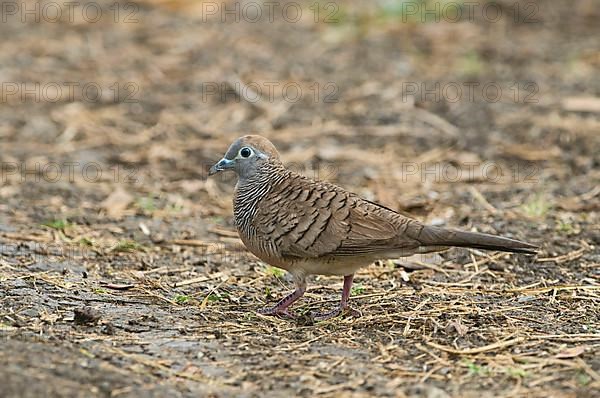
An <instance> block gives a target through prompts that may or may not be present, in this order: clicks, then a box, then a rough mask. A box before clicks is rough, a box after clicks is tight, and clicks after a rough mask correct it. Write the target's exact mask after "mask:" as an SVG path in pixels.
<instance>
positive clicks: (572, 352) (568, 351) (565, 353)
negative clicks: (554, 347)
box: [555, 345, 587, 359]
mask: <svg viewBox="0 0 600 398" xmlns="http://www.w3.org/2000/svg"><path fill="white" fill-rule="evenodd" d="M586 349H587V346H584V345H578V346H575V347H571V348H565V349H564V350H562V351H561V352H559V353H558V354H556V355H555V358H562V359H565V358H575V357H578V356H580V355H581V354H583V353H584V352H585V350H586Z"/></svg>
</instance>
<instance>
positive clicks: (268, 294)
mask: <svg viewBox="0 0 600 398" xmlns="http://www.w3.org/2000/svg"><path fill="white" fill-rule="evenodd" d="M265 297H266V298H269V297H272V294H271V288H270V287H269V286H265Z"/></svg>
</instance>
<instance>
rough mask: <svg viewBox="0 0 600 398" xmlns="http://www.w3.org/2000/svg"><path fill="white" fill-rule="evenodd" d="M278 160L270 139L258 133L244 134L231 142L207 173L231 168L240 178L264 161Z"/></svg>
mask: <svg viewBox="0 0 600 398" xmlns="http://www.w3.org/2000/svg"><path fill="white" fill-rule="evenodd" d="M280 162H281V161H280V160H279V152H277V149H275V146H273V144H272V143H271V141H269V140H268V139H266V138H265V137H261V136H260V135H245V136H243V137H240V138H238V139H237V140H235V141H234V142H233V143H232V144H231V146H230V147H229V149H228V150H227V152H225V156H223V159H221V160H219V161H218V162H217V163H216V164H215V165H214V166H212V167H211V168H210V170H209V171H208V175H213V174H217V173H218V172H220V171H227V170H232V171H234V172H235V173H236V174H237V175H238V176H239V177H240V178H248V177H250V176H252V175H253V174H254V173H256V172H257V171H258V170H259V169H260V168H261V166H262V165H264V164H265V163H280Z"/></svg>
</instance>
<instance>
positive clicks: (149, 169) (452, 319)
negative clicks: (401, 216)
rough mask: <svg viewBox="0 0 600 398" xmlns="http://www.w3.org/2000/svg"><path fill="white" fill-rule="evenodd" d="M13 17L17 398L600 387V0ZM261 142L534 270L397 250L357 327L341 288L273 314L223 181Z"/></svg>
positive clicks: (8, 279)
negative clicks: (318, 316) (252, 144)
mask: <svg viewBox="0 0 600 398" xmlns="http://www.w3.org/2000/svg"><path fill="white" fill-rule="evenodd" d="M6 4H7V3H6V2H5V3H3V5H2V7H3V14H2V18H3V20H2V23H0V37H2V39H1V40H2V51H0V76H1V80H2V84H3V86H2V103H1V104H0V120H1V121H2V122H1V123H0V162H1V169H0V170H1V174H0V177H1V179H2V181H1V185H0V396H2V397H42V396H44V397H52V396H69V397H71V396H81V397H89V396H102V397H125V396H128V397H148V396H150V397H163V396H169V397H170V396H173V397H179V396H181V397H197V396H214V397H229V396H249V397H250V396H260V397H263V396H274V397H275V396H288V397H289V396H303V397H313V396H323V397H334V396H335V397H337V396H353V397H363V396H364V397H366V396H398V397H404V396H418V397H427V398H443V397H448V396H452V397H521V396H522V397H525V396H527V397H592V396H600V393H599V391H600V251H599V250H598V247H599V245H600V155H599V153H600V74H599V71H600V41H599V40H598V37H600V28H598V27H599V26H600V24H599V23H598V21H599V20H600V11H599V9H598V7H597V4H596V2H594V1H593V0H589V1H585V0H582V1H578V2H573V3H572V2H568V1H559V0H553V1H545V2H539V3H537V2H526V1H521V2H510V1H504V0H502V1H498V2H496V3H493V8H490V7H488V8H485V6H486V5H487V4H488V3H487V2H482V3H475V5H474V6H473V9H472V13H471V14H472V15H468V14H467V13H466V12H463V14H462V17H461V18H459V20H456V14H452V12H453V10H452V9H450V8H448V7H449V6H448V4H449V3H448V2H441V3H435V2H433V1H430V2H429V3H428V4H429V7H430V9H431V8H433V9H434V10H435V6H436V4H437V6H438V7H439V9H438V11H437V13H436V12H434V13H433V14H430V15H428V16H424V9H423V8H421V7H422V6H423V4H422V3H419V2H413V3H410V2H394V1H383V0H381V1H378V2H371V3H367V2H364V3H363V2H359V1H349V2H328V3H327V2H323V3H321V4H320V7H319V8H316V7H315V6H314V2H282V3H278V2H275V3H274V4H273V5H272V7H273V8H272V10H271V11H272V12H271V13H269V12H268V11H269V9H268V6H266V5H265V4H264V3H262V2H260V3H257V2H243V3H241V4H238V6H237V8H236V5H235V3H232V2H184V1H178V0H153V1H147V2H141V3H114V2H109V1H107V2H106V3H102V2H82V3H78V4H79V6H77V7H75V8H74V9H73V12H72V13H68V12H66V10H65V9H63V10H62V11H63V13H62V15H61V17H60V18H55V15H56V14H54V12H55V10H56V9H57V8H58V9H60V8H61V7H64V4H61V3H50V2H42V3H38V4H40V5H39V7H38V9H36V8H34V7H35V5H34V3H31V2H27V6H28V7H30V8H29V9H30V10H31V9H33V10H34V11H32V12H33V14H26V12H24V10H23V9H22V7H25V3H16V2H15V3H10V2H9V5H10V4H12V7H13V8H5V6H6ZM48 4H50V5H48ZM52 4H54V5H52ZM452 4H454V5H456V4H457V3H452ZM52 7H54V8H52ZM252 7H254V9H253V8H252ZM407 7H412V8H407ZM423 7H424V6H423ZM463 7H466V6H464V5H463ZM257 9H258V10H260V11H261V13H262V14H261V16H260V18H256V17H257V15H256V10H257ZM35 10H37V11H35ZM98 10H100V13H99V14H98ZM227 10H229V11H228V12H229V13H227V12H225V11H227ZM232 10H233V11H232ZM298 10H300V11H298ZM317 10H318V12H317ZM464 10H466V8H463V11H464ZM484 10H485V11H484ZM498 12H500V14H498ZM36 13H38V14H40V15H41V19H40V20H39V21H37V22H36V21H35V14H36ZM299 14H301V15H299ZM498 15H500V16H498ZM471 16H472V18H471ZM422 17H423V18H422ZM436 18H438V19H439V20H436ZM236 19H237V20H236ZM423 19H424V20H423ZM436 84H437V86H436ZM469 87H471V88H472V89H473V90H472V93H469V91H468V89H469ZM471 94H472V95H471ZM250 132H252V133H261V134H263V135H265V136H267V137H269V138H270V139H272V140H273V141H274V143H275V144H276V145H277V146H278V148H279V149H280V151H281V153H282V156H283V158H284V160H285V162H286V163H288V164H289V166H290V167H293V168H295V169H296V170H298V171H300V172H302V173H304V174H307V175H309V176H311V177H315V178H320V179H326V180H330V181H333V182H335V183H337V184H339V185H342V186H344V187H346V188H348V189H350V190H353V191H355V192H357V193H359V194H360V195H362V196H364V197H366V198H368V199H371V200H376V201H378V202H380V203H383V204H385V205H386V206H388V207H391V208H394V209H397V210H401V211H405V212H409V213H411V214H413V215H415V217H418V218H419V219H421V220H424V221H426V222H428V223H434V224H437V225H445V226H449V227H456V228H461V229H466V230H476V231H482V232H489V233H495V234H502V235H505V236H510V237H515V238H518V239H523V240H526V241H528V242H532V243H536V244H539V245H540V252H539V255H538V256H537V257H536V258H529V257H526V256H521V255H508V254H502V253H492V252H487V253H486V252H481V251H477V250H464V249H461V250H459V249H453V250H450V251H448V252H444V253H441V254H437V255H430V256H420V257H418V258H409V259H399V260H395V261H383V262H378V263H376V264H373V265H371V266H369V267H368V268H365V269H364V270H362V271H361V272H359V273H358V274H357V275H356V279H355V283H356V285H355V287H354V289H353V291H352V298H351V302H352V305H353V306H354V307H355V308H357V309H359V310H360V311H361V312H362V316H361V317H358V318H353V317H343V318H337V319H333V320H330V321H327V322H320V323H314V322H313V321H312V318H311V315H310V314H311V311H317V310H319V309H322V308H331V307H333V306H334V305H335V304H336V302H337V301H338V300H339V295H340V292H341V282H342V281H341V278H336V277H313V278H312V279H311V280H310V283H309V290H308V292H307V294H306V296H305V298H304V299H303V300H302V301H301V302H300V304H298V305H296V306H295V311H296V313H297V314H298V318H297V319H296V320H285V319H278V318H271V317H265V316H262V315H259V314H257V312H256V310H257V309H259V308H261V307H263V306H265V305H266V304H268V303H273V302H275V300H276V299H277V298H278V297H281V296H282V295H284V294H286V293H287V292H288V291H289V290H290V289H292V287H293V284H292V281H291V280H290V278H289V277H288V276H287V275H286V274H285V273H284V272H282V271H280V270H278V269H275V268H272V267H270V266H268V265H266V264H264V263H262V262H260V261H258V260H257V259H256V258H254V257H253V256H252V255H251V254H249V253H247V252H246V251H245V250H244V249H243V247H242V246H241V244H240V241H239V240H238V238H237V234H236V232H235V228H234V226H233V221H232V209H231V194H232V191H233V185H234V179H233V177H232V176H223V177H221V176H218V177H216V178H214V179H209V178H207V170H208V167H209V166H210V165H211V164H212V163H214V162H215V161H217V160H218V159H219V158H220V157H221V155H222V154H223V153H224V152H225V150H226V149H227V146H228V145H229V143H230V142H231V141H232V140H233V139H234V138H236V137H237V136H240V135H242V134H246V133H250Z"/></svg>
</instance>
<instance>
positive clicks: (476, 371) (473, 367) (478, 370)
mask: <svg viewBox="0 0 600 398" xmlns="http://www.w3.org/2000/svg"><path fill="white" fill-rule="evenodd" d="M465 365H466V366H467V368H468V369H469V374H471V375H475V376H486V375H488V374H490V369H489V368H488V367H487V366H482V365H477V364H476V363H475V362H471V361H466V362H465Z"/></svg>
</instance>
